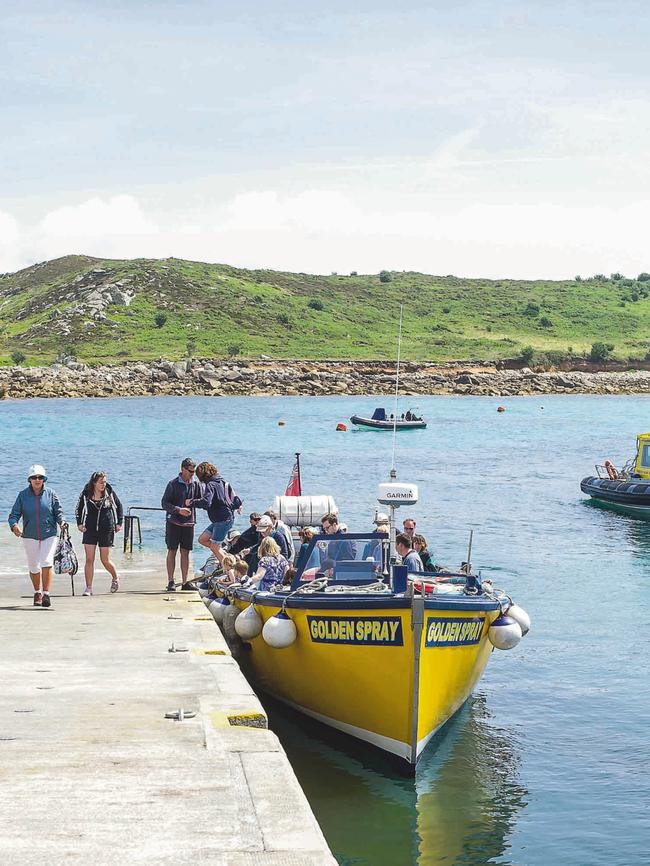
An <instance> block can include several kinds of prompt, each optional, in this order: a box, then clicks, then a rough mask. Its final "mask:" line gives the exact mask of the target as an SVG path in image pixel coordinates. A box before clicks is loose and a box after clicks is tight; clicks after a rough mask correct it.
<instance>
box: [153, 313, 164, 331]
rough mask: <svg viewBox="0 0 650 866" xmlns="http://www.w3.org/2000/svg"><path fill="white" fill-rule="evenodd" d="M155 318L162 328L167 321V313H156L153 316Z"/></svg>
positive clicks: (158, 326) (157, 325)
mask: <svg viewBox="0 0 650 866" xmlns="http://www.w3.org/2000/svg"><path fill="white" fill-rule="evenodd" d="M153 320H154V322H155V323H156V327H157V328H162V326H163V325H164V324H165V322H166V321H167V314H166V313H156V315H155V316H154V317H153Z"/></svg>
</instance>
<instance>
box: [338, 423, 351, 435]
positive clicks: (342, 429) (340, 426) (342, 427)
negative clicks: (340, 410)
mask: <svg viewBox="0 0 650 866" xmlns="http://www.w3.org/2000/svg"><path fill="white" fill-rule="evenodd" d="M336 429H337V430H339V431H341V432H342V433H347V430H348V428H347V427H346V426H345V424H337V425H336Z"/></svg>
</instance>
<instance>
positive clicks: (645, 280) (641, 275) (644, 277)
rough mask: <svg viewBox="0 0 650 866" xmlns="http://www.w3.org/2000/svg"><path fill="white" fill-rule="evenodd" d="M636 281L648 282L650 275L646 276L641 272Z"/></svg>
mask: <svg viewBox="0 0 650 866" xmlns="http://www.w3.org/2000/svg"><path fill="white" fill-rule="evenodd" d="M637 280H638V281H639V282H640V283H647V282H648V280H650V274H646V272H645V271H643V273H641V274H639V276H638V277H637Z"/></svg>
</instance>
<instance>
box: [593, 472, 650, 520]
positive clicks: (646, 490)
mask: <svg viewBox="0 0 650 866" xmlns="http://www.w3.org/2000/svg"><path fill="white" fill-rule="evenodd" d="M580 489H581V490H582V492H583V493H586V494H587V495H589V496H590V497H591V498H592V499H593V500H594V502H597V503H598V504H599V505H603V506H605V507H607V508H610V509H612V510H615V511H618V512H620V513H622V514H628V515H630V516H632V517H640V518H642V519H645V520H650V483H648V482H647V481H646V480H645V479H638V480H635V479H631V480H629V481H621V480H618V479H617V480H614V479H610V478H598V477H597V476H594V475H590V476H588V477H587V478H583V479H582V481H581V482H580Z"/></svg>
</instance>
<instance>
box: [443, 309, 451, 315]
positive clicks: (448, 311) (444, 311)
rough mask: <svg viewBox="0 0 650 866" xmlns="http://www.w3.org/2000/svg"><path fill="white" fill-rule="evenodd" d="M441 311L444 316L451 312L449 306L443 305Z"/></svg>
mask: <svg viewBox="0 0 650 866" xmlns="http://www.w3.org/2000/svg"><path fill="white" fill-rule="evenodd" d="M442 312H443V313H444V314H445V316H448V315H449V313H451V307H443V308H442Z"/></svg>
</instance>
